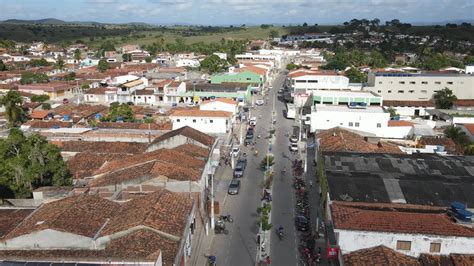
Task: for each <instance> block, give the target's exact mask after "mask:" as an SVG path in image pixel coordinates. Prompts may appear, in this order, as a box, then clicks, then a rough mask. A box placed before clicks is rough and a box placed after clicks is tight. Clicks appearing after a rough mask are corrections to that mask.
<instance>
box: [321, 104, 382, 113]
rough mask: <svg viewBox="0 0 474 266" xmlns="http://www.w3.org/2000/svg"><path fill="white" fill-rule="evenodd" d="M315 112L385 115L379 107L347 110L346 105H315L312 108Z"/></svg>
mask: <svg viewBox="0 0 474 266" xmlns="http://www.w3.org/2000/svg"><path fill="white" fill-rule="evenodd" d="M314 109H315V110H316V112H347V113H378V114H382V113H385V111H384V110H383V108H382V107H381V106H367V108H361V109H357V108H349V107H348V106H347V105H326V104H316V105H315V106H314Z"/></svg>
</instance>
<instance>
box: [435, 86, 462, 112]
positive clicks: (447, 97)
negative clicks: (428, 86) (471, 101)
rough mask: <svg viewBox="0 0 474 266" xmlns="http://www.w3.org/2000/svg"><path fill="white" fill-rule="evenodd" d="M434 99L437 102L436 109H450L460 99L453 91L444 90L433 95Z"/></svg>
mask: <svg viewBox="0 0 474 266" xmlns="http://www.w3.org/2000/svg"><path fill="white" fill-rule="evenodd" d="M433 99H434V100H435V105H436V108H438V109H450V108H451V107H452V106H453V104H454V101H456V100H457V99H458V98H457V97H456V95H454V94H453V91H452V90H450V89H448V88H444V89H442V90H440V91H438V92H436V93H435V94H434V95H433Z"/></svg>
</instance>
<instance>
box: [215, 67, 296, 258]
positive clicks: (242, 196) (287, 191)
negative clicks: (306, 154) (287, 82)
mask: <svg viewBox="0 0 474 266" xmlns="http://www.w3.org/2000/svg"><path fill="white" fill-rule="evenodd" d="M284 78H285V77H284V76H282V75H276V76H275V79H274V82H273V89H272V90H271V91H270V93H269V95H268V101H267V102H266V104H265V105H264V106H260V107H256V108H255V109H252V110H251V112H252V113H251V116H256V117H259V115H262V117H261V118H259V119H258V122H257V126H256V133H255V136H257V135H261V136H262V137H261V138H260V139H257V138H256V140H257V145H256V149H257V150H258V151H259V155H258V157H256V156H254V155H253V153H252V151H251V150H250V147H242V149H243V151H245V152H247V154H248V155H247V157H248V165H247V168H246V170H245V174H244V177H243V178H241V188H240V193H239V194H238V195H228V196H227V198H226V200H225V203H224V206H223V210H222V213H223V214H231V215H232V217H233V218H234V223H233V224H227V229H229V234H228V235H216V237H215V239H214V242H213V245H212V252H213V254H215V255H216V256H217V258H218V264H219V265H236V266H242V265H255V260H256V251H257V246H256V235H257V233H258V224H257V222H256V221H257V217H258V215H257V213H256V210H257V208H258V207H259V206H260V202H261V201H260V198H261V194H262V184H263V175H264V173H263V171H262V169H261V168H260V167H259V164H260V161H261V160H262V159H263V157H264V154H265V151H266V150H267V147H268V146H267V140H266V139H265V137H266V136H268V130H269V128H270V121H271V110H272V105H273V97H275V110H276V115H277V123H276V129H277V131H276V132H277V138H276V142H275V145H273V150H272V152H273V153H274V154H275V156H276V164H275V172H276V176H275V178H274V183H273V184H274V186H273V204H272V223H273V226H274V227H278V226H280V225H282V226H283V227H284V228H285V237H284V239H283V240H281V241H280V240H279V239H278V237H276V235H275V233H274V231H273V230H272V238H271V259H272V265H296V264H297V257H296V256H297V255H296V254H297V252H296V248H297V246H298V245H297V244H296V240H295V237H296V235H295V230H294V226H293V213H294V212H293V210H294V204H293V202H294V196H293V195H294V191H293V189H292V188H291V177H288V176H285V177H283V176H281V173H280V171H281V169H282V168H283V167H284V166H286V168H287V169H291V163H290V161H289V157H288V156H291V155H290V152H289V150H288V144H289V143H288V137H286V136H285V132H287V131H290V128H291V126H292V125H293V123H294V121H293V120H287V119H286V118H284V117H283V110H284V109H285V105H284V104H283V103H282V102H280V101H278V100H277V99H276V92H277V90H278V89H280V88H281V87H282V84H283V81H284ZM274 95H275V96H274ZM244 134H245V132H244ZM292 159H294V156H292ZM227 172H229V174H230V171H227ZM288 172H290V171H288Z"/></svg>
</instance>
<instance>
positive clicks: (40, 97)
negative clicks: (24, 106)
mask: <svg viewBox="0 0 474 266" xmlns="http://www.w3.org/2000/svg"><path fill="white" fill-rule="evenodd" d="M30 100H31V101H32V102H35V103H42V102H46V101H47V100H49V95H46V94H41V95H33V96H31V98H30Z"/></svg>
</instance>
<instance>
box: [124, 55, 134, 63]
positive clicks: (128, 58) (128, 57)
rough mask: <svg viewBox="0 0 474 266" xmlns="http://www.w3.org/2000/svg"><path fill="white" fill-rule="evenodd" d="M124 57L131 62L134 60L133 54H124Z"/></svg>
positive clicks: (125, 60)
mask: <svg viewBox="0 0 474 266" xmlns="http://www.w3.org/2000/svg"><path fill="white" fill-rule="evenodd" d="M122 59H123V61H124V62H130V61H132V55H131V54H122Z"/></svg>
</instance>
